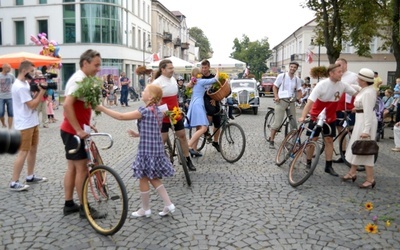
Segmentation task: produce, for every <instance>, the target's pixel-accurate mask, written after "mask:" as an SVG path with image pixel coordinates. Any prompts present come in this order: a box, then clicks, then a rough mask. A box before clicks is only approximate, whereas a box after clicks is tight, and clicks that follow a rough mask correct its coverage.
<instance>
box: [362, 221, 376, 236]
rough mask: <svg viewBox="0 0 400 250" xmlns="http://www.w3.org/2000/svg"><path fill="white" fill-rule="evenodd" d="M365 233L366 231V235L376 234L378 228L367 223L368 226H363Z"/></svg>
mask: <svg viewBox="0 0 400 250" xmlns="http://www.w3.org/2000/svg"><path fill="white" fill-rule="evenodd" d="M365 231H366V232H367V233H373V234H376V233H377V232H378V226H377V225H375V224H373V223H368V224H367V225H366V226H365Z"/></svg>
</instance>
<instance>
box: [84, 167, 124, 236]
mask: <svg viewBox="0 0 400 250" xmlns="http://www.w3.org/2000/svg"><path fill="white" fill-rule="evenodd" d="M89 186H90V187H89ZM83 203H84V206H85V212H86V217H87V219H88V221H89V223H90V225H91V226H92V227H93V228H94V229H95V230H96V231H97V232H98V233H101V234H104V235H112V234H114V233H116V232H117V231H118V230H119V229H120V228H121V227H122V225H123V224H124V222H125V219H126V216H127V212H128V197H127V195H126V190H125V185H124V184H123V182H122V179H121V178H120V177H119V176H118V174H117V173H116V172H115V171H114V170H113V169H111V168H109V167H107V166H98V167H95V168H93V169H92V170H91V171H90V175H89V176H88V178H87V179H86V180H85V183H84V187H83Z"/></svg>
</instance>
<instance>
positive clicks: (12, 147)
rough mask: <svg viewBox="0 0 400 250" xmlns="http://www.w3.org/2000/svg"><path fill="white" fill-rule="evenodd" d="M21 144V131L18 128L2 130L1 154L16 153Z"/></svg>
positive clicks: (0, 136)
mask: <svg viewBox="0 0 400 250" xmlns="http://www.w3.org/2000/svg"><path fill="white" fill-rule="evenodd" d="M20 145H21V133H20V132H19V131H18V130H6V129H2V130H0V154H5V153H8V154H15V153H16V152H17V151H18V149H19V146H20Z"/></svg>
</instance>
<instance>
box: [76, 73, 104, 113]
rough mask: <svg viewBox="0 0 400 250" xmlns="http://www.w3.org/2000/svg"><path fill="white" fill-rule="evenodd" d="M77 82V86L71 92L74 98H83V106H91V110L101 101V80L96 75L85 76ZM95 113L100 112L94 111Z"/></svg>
mask: <svg viewBox="0 0 400 250" xmlns="http://www.w3.org/2000/svg"><path fill="white" fill-rule="evenodd" d="M77 83H78V88H77V90H75V92H74V93H72V96H74V97H76V98H84V100H85V108H89V107H90V108H92V109H93V110H94V109H95V108H96V107H97V106H98V105H100V103H101V90H102V89H101V86H102V84H103V81H102V80H101V79H100V78H98V77H93V76H87V77H85V78H84V79H83V80H82V81H81V82H77ZM95 113H96V115H100V114H101V112H99V111H95Z"/></svg>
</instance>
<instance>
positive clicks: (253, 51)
mask: <svg viewBox="0 0 400 250" xmlns="http://www.w3.org/2000/svg"><path fill="white" fill-rule="evenodd" d="M233 44H234V45H233V47H232V49H233V50H234V51H233V52H232V53H231V57H232V58H235V59H237V60H240V61H243V62H246V63H247V66H249V67H250V69H249V71H250V73H251V74H254V75H255V77H256V79H260V78H261V75H262V74H263V73H265V72H266V71H267V69H268V68H267V66H266V64H265V61H266V60H267V59H268V58H269V57H270V56H271V51H270V49H269V43H268V39H267V38H264V39H262V40H261V41H254V42H252V41H250V39H249V38H248V37H247V36H246V35H243V36H242V40H239V39H238V38H235V39H234V41H233Z"/></svg>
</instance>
